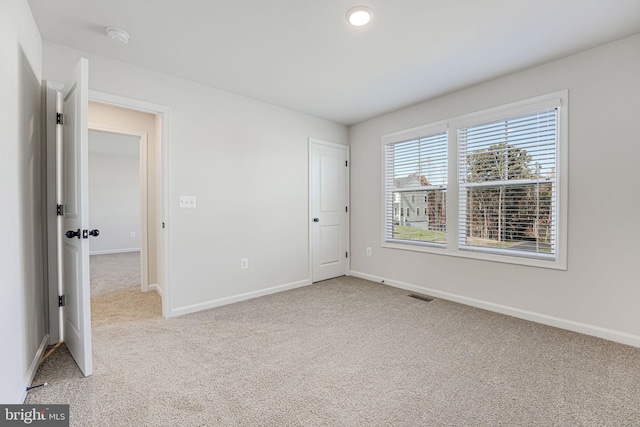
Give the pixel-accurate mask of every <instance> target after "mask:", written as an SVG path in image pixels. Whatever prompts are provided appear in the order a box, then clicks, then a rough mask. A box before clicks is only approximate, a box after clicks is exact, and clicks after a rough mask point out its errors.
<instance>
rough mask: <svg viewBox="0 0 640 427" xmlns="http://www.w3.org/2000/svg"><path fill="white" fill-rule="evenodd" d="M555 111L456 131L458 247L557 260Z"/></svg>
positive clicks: (556, 139) (535, 113)
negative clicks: (555, 258)
mask: <svg viewBox="0 0 640 427" xmlns="http://www.w3.org/2000/svg"><path fill="white" fill-rule="evenodd" d="M557 123H558V111H557V108H547V109H544V110H541V111H537V112H533V113H529V114H525V115H518V116H515V117H509V118H506V119H503V120H498V121H492V122H489V123H483V124H476V125H473V126H467V127H462V128H460V129H458V162H459V165H458V166H459V167H458V171H459V177H458V178H459V181H458V183H459V199H458V206H459V221H458V224H459V230H458V238H459V247H460V249H461V250H471V251H483V252H498V253H508V254H510V255H516V256H517V255H521V256H527V257H539V258H554V257H555V255H556V231H557V215H556V211H557V208H556V192H557V189H556V167H557V165H556V163H557V152H558V126H557Z"/></svg>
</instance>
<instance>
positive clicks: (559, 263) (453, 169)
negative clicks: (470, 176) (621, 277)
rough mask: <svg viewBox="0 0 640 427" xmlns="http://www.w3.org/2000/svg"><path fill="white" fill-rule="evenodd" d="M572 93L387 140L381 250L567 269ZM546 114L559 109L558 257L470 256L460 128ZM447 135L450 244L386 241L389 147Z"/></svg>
mask: <svg viewBox="0 0 640 427" xmlns="http://www.w3.org/2000/svg"><path fill="white" fill-rule="evenodd" d="M568 104H569V91H568V90H562V91H557V92H553V93H549V94H546V95H541V96H537V97H533V98H529V99H525V100H521V101H516V102H512V103H509V104H505V105H500V106H497V107H493V108H489V109H485V110H481V111H477V112H474V113H470V114H465V115H461V116H457V117H453V118H450V119H447V120H442V121H438V122H435V123H431V124H427V125H423V126H417V127H414V128H410V129H407V130H401V131H398V132H394V133H390V134H386V135H383V136H382V138H381V139H382V144H381V151H382V162H381V163H382V169H381V170H382V197H381V199H382V221H381V223H382V224H381V225H382V227H381V246H382V247H384V248H389V249H400V250H409V251H417V252H425V253H433V254H439V255H447V256H456V257H461V258H470V259H478V260H485V261H493V262H501V263H509V264H518V265H526V266H532V267H542V268H550V269H557V270H566V269H567V236H568V233H567V218H568V213H567V211H568V163H569V162H568V152H569V135H568V128H569V126H568V124H569V114H568V107H569V105H568ZM544 108H557V109H558V115H557V137H558V141H557V146H556V171H557V173H556V183H555V185H556V195H555V205H556V214H555V231H556V242H555V244H556V248H555V249H556V252H555V256H553V257H540V256H539V255H538V254H536V253H527V252H523V253H516V252H515V251H510V252H509V251H500V250H498V251H492V250H490V249H488V250H482V251H470V250H468V249H462V248H460V244H459V243H460V230H459V199H460V188H459V187H460V185H459V163H458V159H459V148H460V147H459V143H460V141H459V137H458V131H459V129H461V128H465V127H469V126H474V125H477V124H482V123H487V122H491V121H496V120H503V119H506V118H510V117H513V116H517V115H524V114H531V113H533V112H535V111H537V110H540V109H544ZM443 129H447V130H448V138H447V144H448V151H447V153H448V159H447V160H448V168H447V186H446V188H447V205H446V209H447V223H446V229H447V243H446V245H442V244H432V243H429V242H421V241H399V240H397V239H387V234H386V231H387V204H388V194H387V186H386V183H387V176H386V170H387V169H386V167H387V164H386V154H385V153H386V146H387V145H388V144H394V143H398V142H403V141H407V140H410V139H414V138H420V137H425V136H428V135H432V134H434V133H438V131H440V132H442V130H443Z"/></svg>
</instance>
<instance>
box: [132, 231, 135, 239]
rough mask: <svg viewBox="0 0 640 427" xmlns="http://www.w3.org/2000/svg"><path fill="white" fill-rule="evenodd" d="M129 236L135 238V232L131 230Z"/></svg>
mask: <svg viewBox="0 0 640 427" xmlns="http://www.w3.org/2000/svg"><path fill="white" fill-rule="evenodd" d="M131 237H133V238H134V239H135V237H136V232H135V231H132V232H131Z"/></svg>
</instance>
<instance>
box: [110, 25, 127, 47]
mask: <svg viewBox="0 0 640 427" xmlns="http://www.w3.org/2000/svg"><path fill="white" fill-rule="evenodd" d="M107 35H108V36H109V37H110V38H111V39H112V40H114V41H115V42H116V43H119V44H127V43H129V33H127V32H126V31H125V30H122V29H120V28H116V27H109V28H107Z"/></svg>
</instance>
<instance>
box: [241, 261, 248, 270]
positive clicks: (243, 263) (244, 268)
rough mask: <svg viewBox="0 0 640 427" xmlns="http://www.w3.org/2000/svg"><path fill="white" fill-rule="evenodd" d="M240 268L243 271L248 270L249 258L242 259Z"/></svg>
mask: <svg viewBox="0 0 640 427" xmlns="http://www.w3.org/2000/svg"><path fill="white" fill-rule="evenodd" d="M240 268H241V269H243V270H246V269H247V268H249V258H242V259H240Z"/></svg>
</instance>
